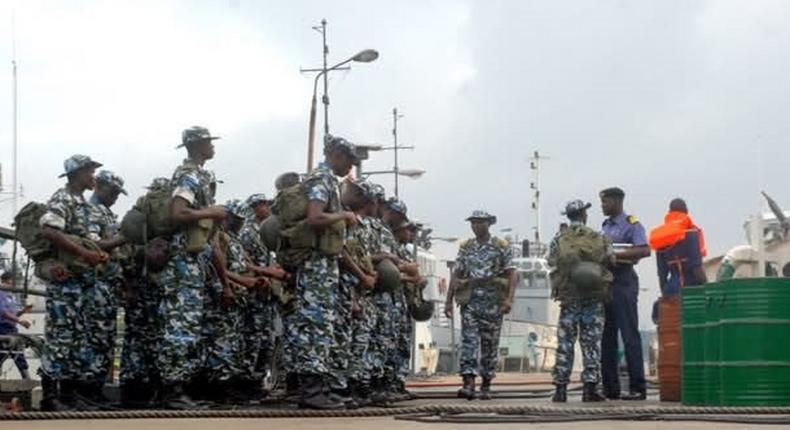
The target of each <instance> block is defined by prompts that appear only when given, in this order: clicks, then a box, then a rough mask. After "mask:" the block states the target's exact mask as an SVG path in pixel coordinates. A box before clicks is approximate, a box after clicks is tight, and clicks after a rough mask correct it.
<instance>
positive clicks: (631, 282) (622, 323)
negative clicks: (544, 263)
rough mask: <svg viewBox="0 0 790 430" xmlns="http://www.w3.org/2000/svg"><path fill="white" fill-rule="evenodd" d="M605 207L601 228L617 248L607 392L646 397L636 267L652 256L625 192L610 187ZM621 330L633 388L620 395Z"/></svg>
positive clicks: (605, 352) (609, 308) (604, 366)
mask: <svg viewBox="0 0 790 430" xmlns="http://www.w3.org/2000/svg"><path fill="white" fill-rule="evenodd" d="M600 197H601V209H602V211H603V214H604V215H605V216H606V217H607V219H606V220H605V221H604V222H603V226H602V228H601V231H602V233H603V235H604V236H606V237H608V238H609V240H610V241H611V242H612V244H613V246H614V249H615V260H616V264H615V266H614V269H612V273H613V274H614V283H613V285H612V301H611V302H609V303H607V304H606V307H605V314H606V320H605V323H604V328H603V340H602V341H601V377H602V379H603V388H604V394H605V395H606V397H607V398H610V399H621V400H645V399H646V398H647V388H646V385H645V367H644V366H645V365H644V361H643V360H642V338H641V336H640V334H639V314H638V306H637V302H638V298H639V276H637V274H636V270H634V266H635V265H636V264H638V263H639V260H641V259H642V258H645V257H649V256H650V247H649V246H648V244H647V235H646V234H645V228H644V227H643V226H642V224H641V223H640V222H639V220H638V219H637V218H636V217H635V216H633V215H626V214H625V212H624V211H623V200H624V199H625V191H623V190H622V189H620V188H617V187H613V188H607V189H605V190H603V191H601V193H600ZM618 333H619V335H620V336H619V337H622V339H623V344H624V345H623V346H624V348H625V361H626V363H627V364H628V382H629V390H628V393H627V394H623V395H621V394H620V377H619V376H618V368H619V363H618V361H619V360H618V343H619V342H618Z"/></svg>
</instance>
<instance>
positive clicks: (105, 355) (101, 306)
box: [81, 279, 119, 383]
mask: <svg viewBox="0 0 790 430" xmlns="http://www.w3.org/2000/svg"><path fill="white" fill-rule="evenodd" d="M118 282H119V281H118V280H117V279H97V280H96V282H94V283H93V284H92V285H90V286H89V287H88V288H87V289H86V290H85V291H84V293H83V296H82V315H83V319H84V321H85V322H84V327H85V344H84V345H83V348H84V351H83V353H82V354H81V355H82V356H83V357H84V359H85V361H84V362H83V368H82V372H83V374H84V375H85V378H86V379H87V380H89V381H92V382H95V383H105V382H107V377H108V376H110V377H111V373H110V370H111V368H112V367H113V361H114V360H115V335H116V328H117V325H118V324H117V318H118V306H119V300H118Z"/></svg>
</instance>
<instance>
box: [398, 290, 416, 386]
mask: <svg viewBox="0 0 790 430" xmlns="http://www.w3.org/2000/svg"><path fill="white" fill-rule="evenodd" d="M397 299H398V301H399V304H398V305H397V307H398V312H399V314H400V321H399V326H398V338H397V342H398V343H397V345H398V347H397V349H398V354H397V356H396V357H397V358H396V363H397V367H396V368H395V369H396V372H397V379H398V380H399V381H401V382H402V383H405V382H406V378H407V377H408V376H409V368H410V367H411V361H410V358H411V336H412V329H413V322H412V319H411V315H410V314H409V308H408V306H407V305H406V297H405V296H404V295H403V294H399V295H398V297H397Z"/></svg>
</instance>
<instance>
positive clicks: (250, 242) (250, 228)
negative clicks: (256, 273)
mask: <svg viewBox="0 0 790 430" xmlns="http://www.w3.org/2000/svg"><path fill="white" fill-rule="evenodd" d="M239 241H241V244H242V246H244V250H245V251H246V252H247V255H249V257H250V260H252V263H253V264H255V265H258V266H261V267H266V266H270V265H271V264H272V261H271V252H269V248H267V247H266V245H265V244H264V243H263V240H262V239H261V234H260V224H258V223H256V222H255V218H249V219H247V220H246V221H245V222H244V227H242V228H241V231H240V232H239Z"/></svg>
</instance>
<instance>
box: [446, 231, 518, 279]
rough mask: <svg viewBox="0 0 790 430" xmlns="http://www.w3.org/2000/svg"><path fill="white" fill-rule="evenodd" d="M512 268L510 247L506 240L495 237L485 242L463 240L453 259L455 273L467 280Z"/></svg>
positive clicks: (495, 275)
mask: <svg viewBox="0 0 790 430" xmlns="http://www.w3.org/2000/svg"><path fill="white" fill-rule="evenodd" d="M514 268H515V266H514V264H513V251H512V249H511V248H510V246H509V244H508V243H507V242H506V241H504V240H502V239H499V238H496V237H491V238H490V239H489V240H488V241H487V242H485V243H480V241H478V240H477V239H469V240H466V241H464V242H463V243H462V244H461V246H460V247H459V249H458V256H457V257H456V259H455V273H456V274H457V275H458V276H459V277H460V278H464V279H469V280H483V279H490V278H494V277H498V276H502V274H503V272H504V271H506V270H508V269H514Z"/></svg>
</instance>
